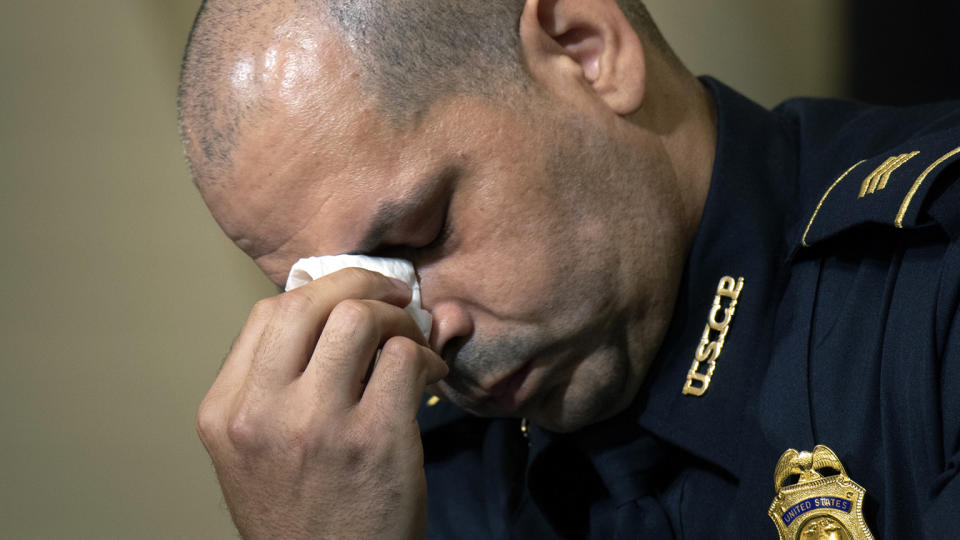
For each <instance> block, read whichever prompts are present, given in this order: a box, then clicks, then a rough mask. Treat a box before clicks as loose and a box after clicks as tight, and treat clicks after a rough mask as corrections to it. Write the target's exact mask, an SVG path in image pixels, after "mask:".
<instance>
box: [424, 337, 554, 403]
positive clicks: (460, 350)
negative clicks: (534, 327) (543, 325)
mask: <svg viewBox="0 0 960 540" xmlns="http://www.w3.org/2000/svg"><path fill="white" fill-rule="evenodd" d="M542 348H543V347H542V345H541V344H540V343H539V340H537V339H535V338H534V337H533V336H527V335H508V336H498V337H496V338H479V337H476V336H473V337H470V338H462V339H459V340H456V341H455V342H451V343H448V344H447V346H445V347H444V349H443V351H442V353H441V357H442V358H443V360H444V362H446V363H447V366H449V368H450V373H449V374H448V375H447V376H446V378H444V382H445V383H446V384H447V385H449V386H450V387H451V388H453V389H454V390H456V391H458V392H463V393H468V392H470V390H471V389H474V390H475V389H479V388H480V387H481V386H482V385H481V381H485V380H486V381H489V379H490V377H491V376H493V377H497V378H500V377H503V376H506V375H507V374H509V373H511V372H513V371H514V370H515V369H517V368H519V367H520V366H521V365H523V364H524V363H525V362H527V361H528V360H530V359H531V358H533V357H534V356H536V354H537V352H538V350H540V349H542Z"/></svg>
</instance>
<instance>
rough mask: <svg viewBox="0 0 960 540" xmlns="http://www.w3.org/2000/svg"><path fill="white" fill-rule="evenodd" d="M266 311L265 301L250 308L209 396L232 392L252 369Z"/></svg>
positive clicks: (264, 324) (265, 318)
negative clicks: (254, 352)
mask: <svg viewBox="0 0 960 540" xmlns="http://www.w3.org/2000/svg"><path fill="white" fill-rule="evenodd" d="M265 311H266V305H265V303H264V301H260V302H258V303H257V304H256V305H254V306H253V309H252V310H250V315H249V316H248V317H247V321H246V323H244V325H243V328H242V329H241V330H240V334H239V335H238V336H237V338H236V339H235V340H234V341H233V344H231V346H230V350H229V351H228V352H227V356H226V357H225V358H224V360H223V363H222V364H221V366H220V372H219V373H218V374H217V378H216V380H215V381H214V383H213V386H211V388H210V391H209V392H208V398H209V397H215V396H218V395H221V394H224V393H228V392H231V389H234V390H235V389H237V388H239V387H240V386H241V385H242V384H243V380H244V379H245V378H246V376H247V372H249V370H250V365H251V362H252V359H253V351H255V350H256V345H257V343H259V341H260V337H261V336H262V335H263V329H264V327H265V326H266V324H267V321H268V318H267V316H266V313H265Z"/></svg>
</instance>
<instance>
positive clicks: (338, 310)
mask: <svg viewBox="0 0 960 540" xmlns="http://www.w3.org/2000/svg"><path fill="white" fill-rule="evenodd" d="M374 317H375V314H374V311H373V308H372V307H371V306H370V305H369V304H368V303H367V302H364V301H363V300H356V299H348V300H343V301H341V302H340V303H339V304H337V305H336V306H335V307H334V308H333V312H331V315H330V319H331V320H334V319H336V320H338V321H340V322H342V323H344V324H347V325H351V326H366V325H369V324H371V323H372V322H373V320H374Z"/></svg>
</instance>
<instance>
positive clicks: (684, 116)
mask: <svg viewBox="0 0 960 540" xmlns="http://www.w3.org/2000/svg"><path fill="white" fill-rule="evenodd" d="M647 61H648V68H647V69H648V76H647V80H648V81H649V82H648V85H649V86H648V89H647V95H646V97H645V100H644V106H643V107H642V108H641V111H640V112H639V113H638V114H644V112H647V113H648V114H649V115H650V117H647V118H643V119H638V120H639V121H641V122H644V123H646V125H648V126H650V128H651V129H652V130H653V131H654V132H655V133H656V134H657V135H658V136H659V137H660V140H661V142H662V143H663V147H664V149H665V150H666V152H667V154H668V155H669V157H670V161H671V163H672V165H673V170H674V174H675V175H676V178H677V184H678V185H677V187H678V192H679V194H680V197H681V202H682V205H683V212H684V216H683V217H684V223H685V224H686V225H687V227H688V230H687V232H688V235H689V238H691V239H692V238H693V235H694V234H695V233H696V229H697V226H698V225H699V223H700V217H701V215H702V214H703V207H704V205H705V203H706V200H707V192H708V191H709V188H710V178H711V176H712V174H713V161H714V158H715V155H716V146H717V112H716V106H715V104H714V100H713V96H712V95H711V94H710V92H709V91H708V90H707V89H706V88H705V87H704V86H703V84H701V83H700V81H699V80H697V78H696V77H694V76H693V75H692V74H691V73H690V72H689V71H687V70H686V68H683V67H682V66H679V65H678V63H675V62H671V61H669V60H668V59H665V58H664V57H663V56H661V55H649V56H648V60H647Z"/></svg>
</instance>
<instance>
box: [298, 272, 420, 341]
mask: <svg viewBox="0 0 960 540" xmlns="http://www.w3.org/2000/svg"><path fill="white" fill-rule="evenodd" d="M353 267H356V268H364V269H366V270H372V271H374V272H379V273H381V274H383V275H385V276H387V277H392V278H394V279H399V280H400V281H402V282H404V283H406V284H407V285H408V286H409V287H410V289H412V290H413V296H412V298H411V300H410V303H409V304H407V307H405V308H404V309H405V310H406V312H407V313H409V314H410V316H411V317H413V320H414V321H415V322H416V323H417V326H419V327H420V330H421V331H422V332H423V335H424V336H426V338H427V339H430V326H431V325H432V324H433V316H431V315H430V313H429V312H428V311H426V310H425V309H423V308H422V307H421V306H420V282H419V281H418V280H417V272H416V270H414V268H413V263H411V262H410V261H405V260H403V259H389V258H383V257H367V256H366V255H326V256H323V257H308V258H306V259H300V260H299V261H297V262H296V263H295V264H294V265H293V266H292V267H291V268H290V275H289V276H288V277H287V285H286V287H285V289H284V290H287V291H289V290H293V289H296V288H297V287H300V286H301V285H305V284H307V283H309V282H311V281H313V280H315V279H319V278H322V277H323V276H325V275H327V274H332V273H334V272H336V271H337V270H342V269H344V268H353Z"/></svg>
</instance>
